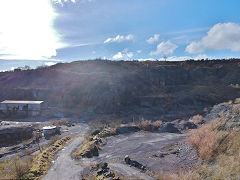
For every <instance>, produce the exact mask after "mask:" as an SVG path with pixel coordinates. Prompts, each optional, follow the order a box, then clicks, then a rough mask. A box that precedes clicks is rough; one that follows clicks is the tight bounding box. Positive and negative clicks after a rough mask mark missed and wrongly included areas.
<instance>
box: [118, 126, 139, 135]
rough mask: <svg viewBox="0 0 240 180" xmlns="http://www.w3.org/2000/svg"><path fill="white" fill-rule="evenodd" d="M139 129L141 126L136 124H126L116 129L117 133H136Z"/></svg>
mask: <svg viewBox="0 0 240 180" xmlns="http://www.w3.org/2000/svg"><path fill="white" fill-rule="evenodd" d="M138 131H140V128H139V127H135V126H124V127H118V128H117V129H116V133H117V134H126V133H134V132H138Z"/></svg>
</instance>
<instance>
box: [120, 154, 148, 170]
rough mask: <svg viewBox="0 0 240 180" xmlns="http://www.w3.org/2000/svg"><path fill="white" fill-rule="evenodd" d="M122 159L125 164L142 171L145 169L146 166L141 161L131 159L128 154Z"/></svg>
mask: <svg viewBox="0 0 240 180" xmlns="http://www.w3.org/2000/svg"><path fill="white" fill-rule="evenodd" d="M124 161H125V163H126V164H128V165H130V166H133V167H136V168H138V169H140V170H142V171H146V167H145V166H144V165H142V164H141V163H139V162H137V161H134V160H131V159H130V157H129V156H128V155H126V156H125V158H124Z"/></svg>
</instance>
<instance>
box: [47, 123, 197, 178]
mask: <svg viewBox="0 0 240 180" xmlns="http://www.w3.org/2000/svg"><path fill="white" fill-rule="evenodd" d="M87 129H88V128H87V126H85V125H82V127H81V134H80V135H79V136H78V137H77V138H76V139H75V140H74V141H73V142H72V143H70V144H69V145H68V146H66V147H65V148H64V149H63V150H62V151H60V152H59V153H58V154H57V156H56V159H55V161H53V164H52V167H51V168H50V170H49V172H48V174H47V175H46V176H45V177H44V178H43V179H44V180H51V179H57V180H65V179H68V180H77V179H81V177H82V173H83V171H84V169H85V168H87V167H89V166H90V165H91V164H93V163H97V162H107V163H108V164H109V167H110V169H112V170H114V171H116V172H117V173H118V174H119V175H121V176H124V177H127V178H129V179H144V180H145V179H146V180H148V179H149V180H152V179H153V178H152V177H150V176H149V175H147V174H145V173H143V172H141V171H140V170H139V169H137V168H135V167H130V166H129V165H126V164H125V163H124V157H125V156H126V155H129V157H130V158H131V159H132V160H136V161H138V162H140V163H141V164H143V165H145V166H146V167H147V168H148V169H149V170H151V171H153V172H157V171H158V170H163V171H168V172H173V171H178V170H184V169H188V168H191V167H193V166H194V165H196V163H197V162H198V157H197V155H196V152H195V151H194V150H192V149H191V148H190V146H188V144H187V143H186V142H185V141H184V139H185V137H186V135H187V134H172V133H150V132H137V133H132V134H125V135H118V136H114V137H110V138H108V139H107V140H106V142H105V145H104V146H103V150H101V151H100V152H99V156H98V157H93V158H90V159H82V160H80V161H76V160H74V159H72V157H71V153H72V152H73V151H74V150H75V149H76V148H77V147H78V146H79V145H80V144H81V143H82V142H83V135H84V134H85V133H86V131H87ZM171 152H175V153H171ZM176 152H177V153H176ZM160 154H165V155H164V157H161V156H160Z"/></svg>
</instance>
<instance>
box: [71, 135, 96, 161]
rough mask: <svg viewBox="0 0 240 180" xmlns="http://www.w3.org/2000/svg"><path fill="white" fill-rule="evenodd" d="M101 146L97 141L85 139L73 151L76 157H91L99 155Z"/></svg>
mask: <svg viewBox="0 0 240 180" xmlns="http://www.w3.org/2000/svg"><path fill="white" fill-rule="evenodd" d="M99 149H100V146H99V145H98V144H96V142H95V141H88V140H85V141H84V142H83V144H82V145H80V147H79V148H78V149H77V150H76V151H75V152H74V153H73V157H74V158H75V159H82V158H85V157H86V158H91V157H93V156H98V150H99Z"/></svg>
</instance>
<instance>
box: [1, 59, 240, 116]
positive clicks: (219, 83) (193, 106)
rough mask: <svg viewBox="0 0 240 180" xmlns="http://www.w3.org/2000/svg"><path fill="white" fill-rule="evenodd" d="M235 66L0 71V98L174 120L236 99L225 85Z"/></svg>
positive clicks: (88, 65)
mask: <svg viewBox="0 0 240 180" xmlns="http://www.w3.org/2000/svg"><path fill="white" fill-rule="evenodd" d="M239 64H240V61H239V60H231V61H230V60H226V61H197V62H196V61H185V62H157V61H156V62H151V61H149V62H137V61H129V62H127V61H118V62H113V61H104V60H101V61H78V62H72V63H67V64H64V63H61V64H57V65H54V66H52V67H47V68H41V69H37V70H27V71H15V72H0V100H5V99H29V100H36V99H41V100H44V101H46V102H47V103H48V104H49V105H51V106H58V107H64V108H65V109H71V110H73V109H74V110H76V111H77V112H78V113H80V114H81V115H84V113H89V114H91V115H94V114H97V115H103V116H104V115H106V114H107V115H112V114H116V115H118V116H124V117H129V120H130V119H131V120H132V119H133V116H134V117H139V116H140V117H144V118H145V119H151V120H158V119H161V120H174V119H177V118H182V116H187V117H190V116H192V115H194V114H198V113H201V112H202V111H203V109H204V108H205V107H211V106H212V105H214V104H217V103H220V102H224V101H227V100H230V99H234V98H236V97H239V96H240V89H239V88H235V87H234V86H231V84H232V85H236V84H240V71H239ZM20 80H21V81H20ZM87 117H89V118H90V117H92V116H87Z"/></svg>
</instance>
